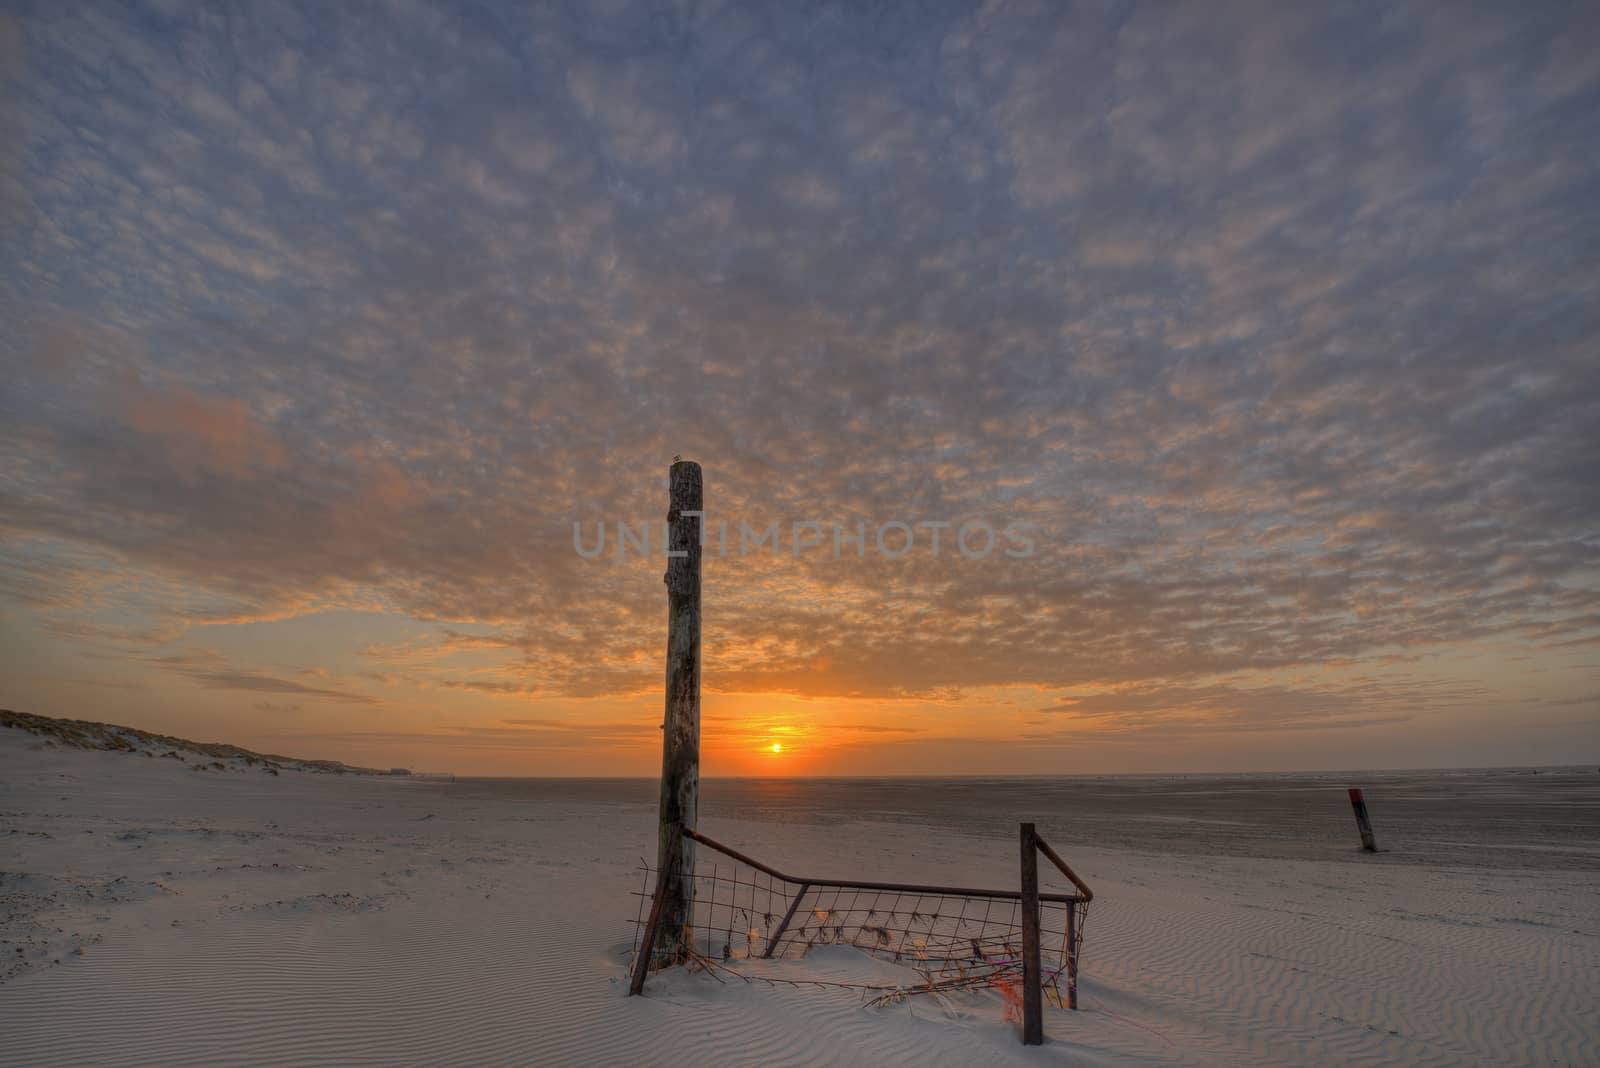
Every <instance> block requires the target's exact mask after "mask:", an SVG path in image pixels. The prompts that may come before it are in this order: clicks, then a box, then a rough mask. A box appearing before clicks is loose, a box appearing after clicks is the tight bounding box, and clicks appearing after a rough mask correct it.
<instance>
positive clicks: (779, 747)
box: [772, 742, 783, 753]
mask: <svg viewBox="0 0 1600 1068" xmlns="http://www.w3.org/2000/svg"><path fill="white" fill-rule="evenodd" d="M772 751H773V752H774V753H781V752H783V744H782V743H781V742H773V743H772Z"/></svg>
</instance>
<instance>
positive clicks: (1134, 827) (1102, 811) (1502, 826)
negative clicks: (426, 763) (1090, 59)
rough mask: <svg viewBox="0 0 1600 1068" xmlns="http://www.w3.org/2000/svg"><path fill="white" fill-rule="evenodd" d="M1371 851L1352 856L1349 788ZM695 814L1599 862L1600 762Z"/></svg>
mask: <svg viewBox="0 0 1600 1068" xmlns="http://www.w3.org/2000/svg"><path fill="white" fill-rule="evenodd" d="M1352 786H1354V787H1360V788H1361V789H1362V791H1363V792H1364V795H1365V799H1366V803H1367V807H1368V809H1369V811H1370V813H1371V817H1372V822H1373V826H1374V830H1375V832H1376V837H1377V843H1378V846H1379V849H1380V852H1379V853H1378V854H1377V855H1376V856H1371V855H1367V856H1363V855H1362V851H1361V842H1360V838H1359V835H1358V833H1357V830H1356V823H1355V818H1354V815H1353V814H1352V810H1351V805H1350V801H1349V797H1348V794H1347V789H1348V788H1349V787H1352ZM437 788H439V789H441V790H443V791H445V792H447V793H449V794H452V795H454V796H456V797H459V798H460V799H462V800H468V799H479V798H483V799H488V798H495V799H498V800H511V801H515V800H518V799H523V800H527V801H529V802H540V803H544V804H548V803H550V802H558V803H559V802H573V803H583V804H597V803H598V804H616V805H621V806H629V807H634V808H649V807H652V806H654V805H655V803H656V796H657V791H658V786H657V783H656V781H655V780H652V779H580V778H566V779H562V778H543V779H520V778H460V779H457V780H455V781H454V782H451V783H444V784H439V785H438V787H437ZM699 805H700V818H701V819H702V820H707V821H709V820H717V819H743V820H753V821H758V822H766V823H806V824H813V825H820V826H828V825H837V824H843V823H856V822H868V823H876V824H886V825H894V824H908V825H915V826H917V827H919V828H926V827H932V828H934V829H936V830H938V831H940V832H943V833H946V834H953V835H961V836H973V837H984V838H988V837H992V836H996V835H1014V834H1016V828H1017V824H1018V823H1020V822H1023V821H1029V822H1033V823H1035V824H1037V826H1038V828H1039V831H1040V833H1041V834H1042V835H1043V836H1044V837H1045V838H1046V839H1047V840H1048V841H1050V842H1052V843H1054V844H1057V845H1058V846H1059V847H1061V848H1073V847H1093V848H1108V849H1118V850H1132V851H1136V852H1144V853H1150V854H1164V855H1171V854H1183V855H1197V856H1230V857H1258V858H1282V859H1317V860H1328V859H1335V858H1339V857H1343V856H1348V857H1349V858H1351V859H1356V858H1360V859H1362V860H1363V861H1364V862H1368V863H1377V864H1415V865H1427V866H1433V867H1460V868H1464V869H1473V868H1477V869H1496V870H1506V869H1536V870H1574V869H1577V870H1596V871H1600V767H1557V768H1492V769H1483V768H1473V769H1445V770H1437V769H1435V770H1419V771H1363V772H1315V773H1278V774H1250V775H1240V774H1216V775H1115V776H1067V777H1052V778H1036V777H993V778H871V779H866V778H851V779H827V778H816V779H780V778H764V779H755V778H748V779H740V778H727V779H716V778H714V779H705V780H702V782H701V783H700V801H699Z"/></svg>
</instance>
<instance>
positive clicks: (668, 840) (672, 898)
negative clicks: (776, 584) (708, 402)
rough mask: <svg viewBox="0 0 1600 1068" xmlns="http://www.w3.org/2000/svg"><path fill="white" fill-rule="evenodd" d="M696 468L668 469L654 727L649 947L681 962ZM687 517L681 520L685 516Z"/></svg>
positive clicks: (692, 748)
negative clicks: (657, 741)
mask: <svg viewBox="0 0 1600 1068" xmlns="http://www.w3.org/2000/svg"><path fill="white" fill-rule="evenodd" d="M704 508H705V491H704V487H703V484H702V482H701V475H700V465H699V464H697V463H694V462H693V461H690V460H677V461H674V462H673V465H672V478H671V495H670V501H669V504H668V508H667V574H666V578H665V581H666V584H667V688H666V693H667V700H666V718H665V719H664V721H663V722H662V724H661V727H662V731H661V810H660V815H661V827H660V840H659V842H658V843H657V845H658V848H657V854H656V855H657V858H658V861H657V868H658V869H659V871H658V874H657V876H656V878H657V879H658V880H659V881H660V884H661V885H662V887H663V888H664V889H663V892H662V896H661V916H660V920H659V923H658V924H657V928H656V942H655V945H656V946H657V948H658V949H659V950H660V952H661V954H662V955H663V956H664V957H665V959H666V960H668V961H677V960H682V959H683V958H684V956H685V949H686V948H687V946H688V942H689V938H690V937H691V931H690V928H691V926H692V925H693V922H694V843H693V842H691V841H687V840H685V839H684V837H683V829H684V828H685V827H694V826H695V822H696V817H697V809H698V804H699V794H700V528H701V523H702V521H703V515H701V514H695V513H702V512H703V510H704ZM686 513H689V514H686Z"/></svg>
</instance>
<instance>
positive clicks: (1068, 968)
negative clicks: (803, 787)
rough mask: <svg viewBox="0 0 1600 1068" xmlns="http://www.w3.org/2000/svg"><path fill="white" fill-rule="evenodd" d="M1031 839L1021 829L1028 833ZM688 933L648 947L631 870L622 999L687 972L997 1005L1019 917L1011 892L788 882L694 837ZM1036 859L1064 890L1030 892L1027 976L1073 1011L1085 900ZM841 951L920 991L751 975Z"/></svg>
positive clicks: (1019, 952) (1019, 962) (654, 939)
mask: <svg viewBox="0 0 1600 1068" xmlns="http://www.w3.org/2000/svg"><path fill="white" fill-rule="evenodd" d="M1029 830H1030V832H1031V826H1030V827H1029ZM683 834H684V837H685V838H686V839H690V840H692V841H694V842H695V843H697V844H699V845H701V846H704V847H706V848H705V849H700V850H696V851H695V862H694V869H695V870H694V888H695V894H694V903H693V908H692V910H691V916H692V921H691V923H690V924H689V925H688V927H687V929H686V930H684V931H683V932H682V933H681V935H680V936H679V938H678V939H676V940H673V939H663V938H660V937H658V932H657V930H656V928H657V919H658V917H657V909H656V908H655V906H656V905H657V904H658V902H659V897H658V895H657V893H656V892H655V891H654V890H652V889H651V887H653V886H655V884H656V875H657V872H656V871H655V869H654V868H651V867H650V866H649V865H648V864H642V865H641V871H642V876H641V883H640V888H639V890H637V891H636V892H635V893H636V894H637V896H638V899H639V905H638V909H637V915H636V917H635V923H634V940H633V962H632V980H633V981H632V986H631V992H632V993H638V992H639V991H640V990H642V989H643V986H644V982H645V979H646V977H647V976H648V974H649V973H650V972H652V971H655V970H658V969H659V968H662V967H667V966H671V965H674V964H683V963H688V964H690V965H691V966H696V967H702V968H706V969H709V970H714V971H716V972H718V973H721V974H729V973H731V974H734V975H737V976H739V977H740V978H743V979H747V980H749V981H755V982H765V983H774V984H777V983H793V984H796V985H805V986H813V985H815V986H840V987H850V988H854V989H858V990H862V991H867V992H874V997H875V999H876V1000H885V999H895V998H899V997H903V996H908V995H912V994H918V993H928V992H936V991H947V990H953V989H964V988H980V987H993V988H997V989H1000V990H1002V991H1003V992H1005V993H1006V995H1007V997H1008V1000H1009V999H1010V998H1011V996H1012V995H1013V994H1015V993H1016V991H1017V990H1018V989H1019V986H1020V983H1021V981H1022V977H1023V974H1024V951H1025V948H1026V943H1027V942H1028V938H1027V937H1026V933H1027V932H1026V929H1027V927H1028V923H1027V918H1028V914H1027V910H1026V906H1025V900H1026V899H1025V894H1024V891H1023V890H1022V889H1017V890H1010V889H979V888H973V887H960V886H927V885H918V884H913V883H892V882H870V881H865V880H847V879H822V878H810V877H802V876H797V875H788V874H785V873H783V872H781V871H778V870H777V869H775V868H773V867H771V866H769V865H767V864H764V863H762V862H761V861H758V860H756V859H754V858H752V857H750V856H747V855H745V854H744V853H741V852H739V851H738V850H736V849H732V848H730V847H729V846H725V845H723V844H722V843H720V842H717V841H715V840H714V839H712V838H709V837H707V836H706V835H703V834H700V833H699V832H697V831H694V830H689V829H686V830H685V831H684V832H683ZM1038 848H1039V851H1040V853H1042V854H1043V855H1044V856H1045V857H1046V858H1047V859H1048V860H1049V861H1050V862H1051V863H1052V864H1053V865H1054V866H1055V867H1056V868H1057V869H1058V870H1059V871H1060V872H1061V874H1062V875H1063V876H1064V877H1065V878H1066V880H1067V881H1068V882H1069V883H1070V884H1071V885H1072V890H1071V891H1070V892H1066V893H1055V892H1044V891H1041V892H1038V894H1037V899H1038V905H1037V919H1038V932H1039V937H1038V939H1037V945H1038V947H1039V963H1038V968H1039V971H1038V974H1039V977H1040V978H1039V983H1040V987H1041V989H1042V992H1043V994H1044V995H1045V996H1046V997H1048V998H1049V999H1050V1000H1051V1001H1052V1002H1054V1003H1055V1004H1057V1005H1062V1006H1065V1007H1070V1008H1077V988H1078V982H1077V980H1078V961H1079V957H1080V952H1081V949H1082V942H1083V926H1084V920H1085V918H1086V915H1087V912H1088V905H1089V902H1090V901H1091V900H1092V899H1093V898H1094V893H1093V891H1091V890H1090V889H1089V887H1088V886H1087V885H1086V884H1084V882H1083V881H1082V880H1081V879H1079V878H1078V876H1077V875H1075V874H1074V873H1073V872H1072V869H1071V868H1069V867H1068V866H1067V865H1066V863H1065V862H1063V861H1062V860H1061V858H1060V857H1059V856H1057V855H1056V853H1055V851H1054V850H1052V849H1050V847H1049V846H1048V845H1046V844H1044V843H1043V842H1042V841H1040V842H1038ZM838 945H843V946H852V947H854V948H856V949H859V950H861V951H862V952H864V953H867V954H869V955H871V956H873V957H877V958H880V959H884V960H888V961H891V962H894V963H897V964H901V965H905V966H907V967H909V968H911V969H912V970H913V971H914V972H915V973H916V974H917V975H918V977H919V980H920V981H913V982H908V983H905V984H899V985H894V986H890V985H885V984H865V983H848V982H824V981H818V980H812V979H793V978H785V977H783V976H781V975H778V974H777V973H774V972H772V971H771V970H769V969H766V970H758V969H755V968H752V967H750V964H753V963H754V962H758V961H761V960H776V959H784V958H789V959H793V958H799V957H802V956H804V955H805V954H806V953H807V952H808V951H809V950H811V949H813V948H814V947H817V946H838Z"/></svg>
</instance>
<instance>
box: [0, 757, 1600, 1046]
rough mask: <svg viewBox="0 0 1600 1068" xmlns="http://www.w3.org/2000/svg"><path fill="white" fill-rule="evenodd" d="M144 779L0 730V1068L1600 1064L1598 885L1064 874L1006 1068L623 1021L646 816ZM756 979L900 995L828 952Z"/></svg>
mask: <svg viewBox="0 0 1600 1068" xmlns="http://www.w3.org/2000/svg"><path fill="white" fill-rule="evenodd" d="M135 750H136V751H134V750H129V751H110V750H105V749H101V748H79V747H74V746H70V745H66V744H62V740H61V739H60V738H52V737H50V736H48V735H46V734H41V733H38V732H35V731H32V730H25V729H21V728H15V729H8V730H0V784H3V785H0V871H3V872H4V874H3V875H0V939H3V945H0V954H3V960H0V1035H3V1036H4V1039H3V1041H0V1064H5V1065H28V1066H39V1068H48V1066H53V1065H81V1064H123V1065H332V1064H339V1065H345V1064H348V1065H411V1064H415V1065H526V1064H541V1065H542V1064H554V1065H562V1064H582V1065H605V1064H637V1063H668V1064H695V1065H743V1064H785V1065H787V1064H796V1065H798V1064H817V1065H824V1064H873V1065H888V1064H914V1065H968V1064H977V1063H982V1064H1000V1065H1005V1064H1030V1065H1037V1064H1041V1063H1050V1064H1056V1063H1059V1064H1074V1065H1170V1064H1194V1065H1283V1064H1296V1065H1299V1064H1339V1065H1382V1064H1418V1065H1427V1064H1437V1065H1463V1064H1485V1065H1487V1064H1494V1065H1518V1064H1529V1065H1534V1064H1539V1065H1546V1064H1551V1065H1553V1064H1572V1065H1578V1064H1595V1063H1600V1014H1596V1013H1595V1012H1594V1005H1595V1004H1600V905H1597V896H1596V895H1595V894H1594V893H1593V890H1594V877H1593V871H1592V870H1587V869H1579V868H1562V867H1547V868H1541V869H1537V870H1517V869H1489V870H1483V869H1479V868H1475V867H1471V866H1438V865H1433V866H1428V865H1405V864H1392V863H1378V864H1373V863H1367V862H1364V861H1363V860H1362V859H1361V858H1359V857H1358V856H1355V855H1354V853H1353V851H1352V852H1351V853H1349V854H1341V855H1340V856H1338V857H1334V858H1330V859H1326V860H1316V859H1281V858H1279V859H1269V858H1260V857H1238V856H1226V855H1204V854H1197V853H1187V854H1182V855H1179V854H1159V853H1151V852H1141V851H1138V850H1133V849H1110V848H1095V847H1094V846H1093V845H1092V844H1088V845H1085V844H1083V843H1077V844H1074V846H1073V849H1072V860H1073V862H1074V864H1075V866H1077V867H1078V869H1079V871H1080V872H1081V873H1083V874H1084V875H1085V877H1086V878H1087V879H1089V881H1090V882H1091V883H1093V885H1094V887H1095V890H1096V895H1097V896H1096V901H1095V904H1094V906H1093V908H1092V910H1091V913H1090V915H1089V918H1088V924H1087V931H1086V938H1085V952H1084V965H1083V967H1084V970H1083V977H1082V1008H1081V1010H1080V1011H1078V1012H1070V1011H1067V1010H1063V1009H1054V1008H1052V1009H1048V1010H1047V1011H1046V1019H1045V1030H1046V1034H1047V1036H1048V1038H1047V1042H1046V1044H1045V1045H1044V1046H1043V1047H1040V1048H1037V1049H1026V1048H1024V1047H1023V1046H1021V1045H1020V1043H1019V1041H1018V1036H1017V1029H1016V1027H1015V1025H1014V1024H1012V1023H1009V1022H1007V1021H1006V1020H1005V1018H1004V1006H1003V1004H1002V1000H1001V998H1000V997H999V995H998V994H995V993H992V992H983V993H974V994H965V995H961V996H959V997H952V998H945V999H941V1000H937V1001H936V1000H933V999H931V998H908V999H906V1000H904V1001H902V1002H899V1003H896V1004H889V1005H882V1006H876V1007H865V1006H864V1004H863V1000H864V999H863V998H862V997H861V996H860V995H858V994H853V993H849V992H842V991H839V990H836V989H822V988H818V989H803V988H793V987H788V986H783V987H777V988H770V987H767V986H764V985H761V984H746V983H743V982H739V981H729V980H727V979H725V978H721V979H719V977H717V976H715V975H710V974H706V973H703V972H700V973H690V972H688V971H685V970H683V969H675V970H671V971H668V972H663V973H660V974H658V975H656V976H653V977H652V978H651V980H650V982H649V984H648V986H647V989H646V995H645V996H644V997H639V998H628V997H626V996H625V994H626V985H627V953H628V949H629V946H630V940H631V937H632V934H633V920H634V917H635V915H636V911H637V899H636V898H635V897H634V896H633V894H634V892H635V891H636V890H638V889H639V885H640V881H641V874H640V870H639V866H640V863H641V858H642V857H645V856H647V855H650V854H651V852H652V851H653V836H654V831H655V818H654V812H653V810H652V807H651V806H650V805H649V804H648V803H647V802H645V801H641V800H640V799H639V797H638V795H636V794H635V795H627V794H624V795H622V796H618V797H606V796H604V794H603V792H598V791H594V790H587V791H584V790H576V789H574V790H573V791H571V792H570V793H567V794H563V793H562V792H561V790H560V789H559V788H558V787H550V788H548V790H547V791H545V792H546V793H547V794H548V796H541V797H535V798H528V797H516V796H510V795H508V796H504V797H502V796H498V795H496V794H494V793H493V792H485V791H476V792H474V791H471V790H464V789H461V788H459V786H458V785H457V784H448V783H436V782H427V781H421V780H418V779H413V778H404V777H388V776H381V775H349V774H344V775H340V774H327V773H326V771H317V770H315V767H314V765H311V764H305V765H300V764H293V763H291V762H289V761H287V760H280V761H278V762H277V765H278V766H277V768H276V770H278V771H279V774H277V775H271V774H267V773H266V772H265V771H264V770H263V767H262V765H260V764H257V763H253V762H250V761H246V760H245V759H244V757H243V756H240V755H237V754H236V755H233V756H228V757H226V758H223V757H219V756H217V755H215V754H212V753H205V752H200V751H190V750H183V751H182V753H181V754H180V756H179V757H177V758H167V759H163V758H161V757H160V756H159V755H157V754H152V755H150V756H147V757H146V756H141V755H140V753H141V752H143V749H142V748H140V747H135ZM211 761H218V762H220V763H221V764H222V765H223V767H221V768H217V767H210V768H208V770H205V771H204V772H203V773H196V771H195V770H194V769H195V768H196V767H204V766H206V764H207V763H208V762H211ZM703 829H704V830H706V831H707V832H708V833H710V834H713V835H715V836H716V837H717V838H719V839H720V840H723V841H726V842H730V843H738V844H741V845H743V846H746V847H750V848H752V849H759V853H760V855H762V856H763V857H766V858H770V859H771V860H773V861H774V862H780V861H781V862H782V866H783V867H784V868H786V869H794V870H802V871H810V872H826V871H833V872H837V871H840V870H841V866H842V865H843V864H845V861H844V860H843V859H841V858H852V859H851V860H850V863H852V864H855V865H856V868H855V869H854V870H856V871H858V872H861V873H863V874H865V873H868V872H870V873H871V874H873V875H876V876H879V877H883V878H897V879H932V878H938V879H942V880H944V881H966V882H976V883H978V884H1004V883H1005V882H1006V881H1007V880H1009V879H1010V878H1011V877H1012V876H1011V875H1009V874H1008V873H1010V872H1011V871H1012V869H1013V867H1014V865H1015V848H1016V847H1015V842H1014V841H1013V840H1012V839H1011V838H1010V837H1004V836H995V835H987V836H985V835H979V834H965V833H956V834H951V833H950V832H949V831H948V829H942V828H934V827H932V826H919V825H918V824H917V823H916V822H915V820H914V819H911V818H909V817H907V816H905V815H904V814H902V815H901V816H900V817H899V818H898V819H897V820H896V821H895V822H894V823H892V824H888V823H885V822H883V821H881V820H879V819H851V818H849V817H848V816H843V817H836V818H831V819H829V820H827V821H821V820H806V819H789V820H772V819H753V818H730V817H726V816H723V817H718V818H716V819H715V820H713V821H709V822H707V823H706V825H705V826H704V827H703ZM1352 836H1353V832H1352ZM771 967H772V968H774V969H779V970H780V971H779V972H777V973H776V974H781V975H783V976H785V977H792V978H798V979H805V978H813V979H820V980H829V979H837V978H841V977H843V978H852V979H854V980H856V981H860V980H861V979H862V978H863V977H871V978H883V977H885V976H890V977H892V976H893V975H894V974H896V973H903V972H904V971H905V969H901V968H898V967H896V966H894V965H891V964H887V963H885V962H883V961H878V960H872V959H870V958H866V957H864V956H862V955H861V954H859V953H857V952H855V951H853V950H850V949H848V948H842V947H835V948H832V949H830V950H828V951H826V952H823V951H814V952H813V953H812V954H811V955H809V956H807V957H806V958H805V959H803V960H795V961H783V962H778V963H776V964H774V965H772V966H771ZM909 978H913V977H908V979H909Z"/></svg>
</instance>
